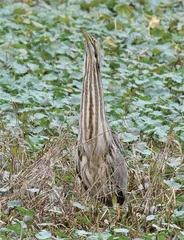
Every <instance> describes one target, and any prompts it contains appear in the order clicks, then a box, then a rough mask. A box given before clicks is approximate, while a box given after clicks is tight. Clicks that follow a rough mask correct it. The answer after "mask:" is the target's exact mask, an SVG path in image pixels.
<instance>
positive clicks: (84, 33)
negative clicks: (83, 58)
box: [82, 29, 92, 42]
mask: <svg viewBox="0 0 184 240" xmlns="http://www.w3.org/2000/svg"><path fill="white" fill-rule="evenodd" d="M82 32H83V35H84V37H85V39H86V41H87V42H91V41H92V38H91V36H90V35H89V34H88V33H87V32H86V31H85V30H84V29H82Z"/></svg>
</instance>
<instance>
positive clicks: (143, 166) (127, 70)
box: [0, 0, 184, 240]
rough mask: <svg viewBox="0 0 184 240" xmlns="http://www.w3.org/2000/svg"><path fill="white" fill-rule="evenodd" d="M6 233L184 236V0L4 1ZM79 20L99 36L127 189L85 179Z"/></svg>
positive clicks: (0, 100) (0, 6) (1, 150)
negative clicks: (121, 200)
mask: <svg viewBox="0 0 184 240" xmlns="http://www.w3.org/2000/svg"><path fill="white" fill-rule="evenodd" d="M0 23H1V24H0V69H1V70H0V159H1V161H0V209H1V212H0V219H1V220H0V239H3V240H4V239H100V240H103V239H108V240H112V239H147V240H152V239H157V240H164V239H184V230H183V229H184V204H183V203H184V161H183V160H184V158H183V157H184V155H183V150H184V118H183V113H184V41H183V39H184V2H183V1H182V0H175V1H172V0H150V1H149V0H127V1H120V0H107V1H104V0H78V1H74V0H73V1H72V0H69V1H65V0H63V1H60V0H45V1H44V0H38V1H35V0H25V1H4V2H3V1H1V3H0ZM81 28H84V29H86V30H87V31H88V32H89V33H91V34H92V35H95V36H96V37H97V38H98V39H99V41H100V42H101V48H102V56H103V67H102V72H103V74H102V75H103V87H104V93H105V103H106V112H107V115H108V119H109V123H110V125H111V127H112V128H113V129H114V130H115V131H116V132H118V133H119V136H120V138H121V140H122V143H123V144H124V149H125V151H126V156H127V163H128V166H129V187H128V194H127V201H126V203H125V205H124V206H123V207H122V209H119V208H116V206H114V207H113V208H107V207H105V206H103V205H102V204H100V203H97V202H95V200H94V199H91V198H90V197H89V196H88V194H87V193H83V192H82V191H81V190H80V183H79V182H78V179H77V178H76V174H75V169H74V163H73V156H72V152H73V150H74V148H75V140H76V137H77V132H78V116H79V104H80V92H81V86H82V77H83V53H84V39H83V36H82V32H81Z"/></svg>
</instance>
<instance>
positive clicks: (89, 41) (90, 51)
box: [82, 30, 101, 66]
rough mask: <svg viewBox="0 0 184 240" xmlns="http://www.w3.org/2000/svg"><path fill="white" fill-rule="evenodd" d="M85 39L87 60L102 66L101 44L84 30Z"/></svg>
mask: <svg viewBox="0 0 184 240" xmlns="http://www.w3.org/2000/svg"><path fill="white" fill-rule="evenodd" d="M82 32H83V34H84V38H85V50H86V58H87V59H88V60H91V61H92V62H94V63H96V64H98V65H99V66H100V62H101V56H100V44H99V42H98V40H97V39H96V38H94V37H93V36H91V35H89V34H88V33H87V32H86V31H85V30H82Z"/></svg>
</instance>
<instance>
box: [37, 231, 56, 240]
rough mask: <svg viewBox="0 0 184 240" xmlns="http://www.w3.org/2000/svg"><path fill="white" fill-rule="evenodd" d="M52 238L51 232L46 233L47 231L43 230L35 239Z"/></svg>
mask: <svg viewBox="0 0 184 240" xmlns="http://www.w3.org/2000/svg"><path fill="white" fill-rule="evenodd" d="M51 236H52V234H51V232H49V231H46V230H42V231H41V232H39V233H37V234H36V235H35V237H36V238H37V239H40V240H42V239H50V237H51Z"/></svg>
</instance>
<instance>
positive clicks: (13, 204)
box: [8, 200, 22, 208]
mask: <svg viewBox="0 0 184 240" xmlns="http://www.w3.org/2000/svg"><path fill="white" fill-rule="evenodd" d="M21 205H22V202H21V200H12V201H8V208H14V207H21Z"/></svg>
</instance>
